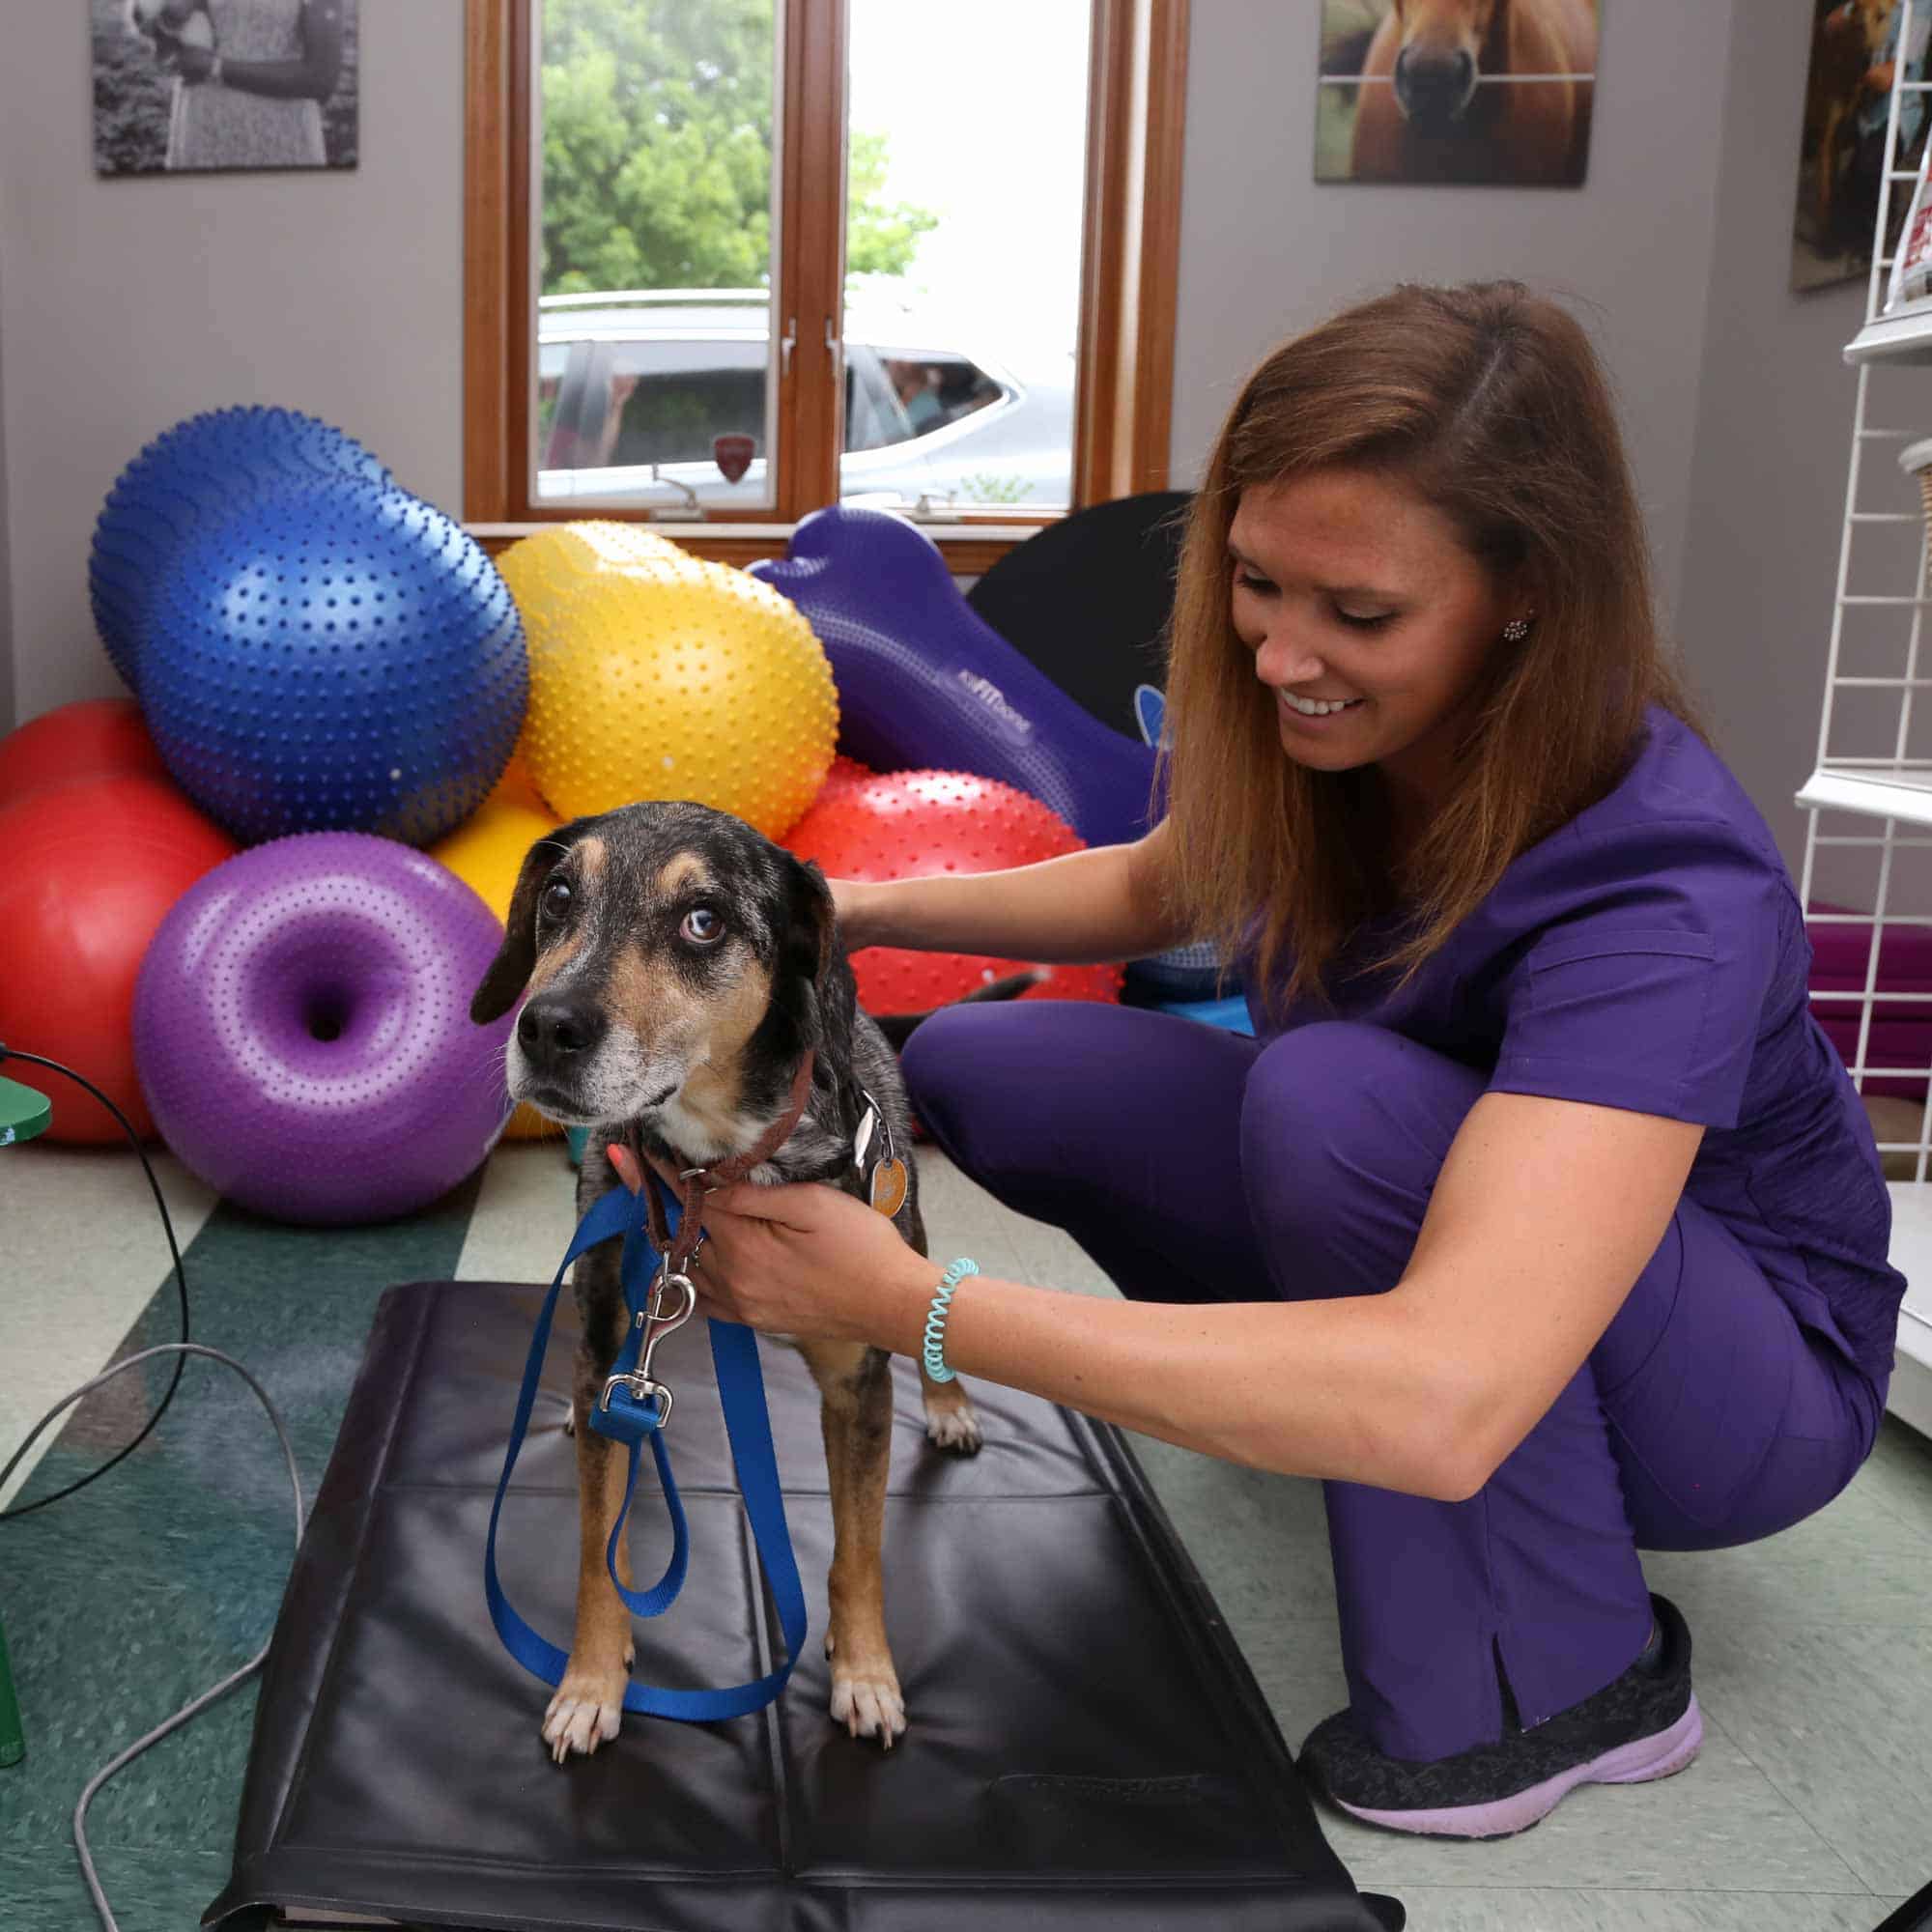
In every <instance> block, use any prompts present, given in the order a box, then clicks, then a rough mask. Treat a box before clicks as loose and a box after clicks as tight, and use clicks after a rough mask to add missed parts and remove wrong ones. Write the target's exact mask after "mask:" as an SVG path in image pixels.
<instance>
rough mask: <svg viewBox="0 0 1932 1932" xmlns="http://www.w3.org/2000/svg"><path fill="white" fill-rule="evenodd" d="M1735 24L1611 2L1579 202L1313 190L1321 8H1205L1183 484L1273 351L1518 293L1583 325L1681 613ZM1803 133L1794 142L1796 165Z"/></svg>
mask: <svg viewBox="0 0 1932 1932" xmlns="http://www.w3.org/2000/svg"><path fill="white" fill-rule="evenodd" d="M1756 4H1757V0H1753V11H1755V8H1756ZM1732 11H1733V0H1696V4H1695V5H1694V6H1686V5H1685V4H1684V0H1609V4H1607V5H1606V6H1605V8H1604V14H1605V29H1604V36H1603V46H1602V50H1601V53H1600V56H1599V65H1598V71H1599V73H1600V75H1601V79H1600V81H1599V85H1598V110H1597V115H1596V121H1595V126H1594V129H1593V133H1592V139H1591V152H1590V167H1589V178H1588V180H1587V181H1586V183H1585V185H1583V186H1582V187H1581V188H1579V189H1560V188H1540V189H1537V188H1494V187H1481V188H1478V187H1431V188H1410V187H1389V186H1378V185H1369V184H1362V185H1353V184H1328V185H1317V184H1316V182H1315V180H1314V156H1315V87H1314V84H1313V72H1314V67H1315V55H1316V46H1317V38H1318V35H1317V25H1318V16H1319V9H1318V8H1317V7H1316V6H1315V5H1314V4H1313V0H1302V4H1290V5H1286V6H1284V5H1282V4H1280V0H1195V9H1194V18H1195V21H1196V27H1195V33H1194V39H1193V43H1192V45H1191V46H1190V48H1189V55H1188V58H1189V69H1188V76H1187V97H1188V98H1187V150H1186V162H1185V166H1186V172H1185V176H1184V179H1185V182H1186V198H1185V202H1184V204H1183V213H1182V224H1181V242H1180V306H1179V340H1178V342H1177V344H1176V354H1175V362H1176V366H1177V367H1178V368H1179V369H1180V370H1182V371H1184V372H1186V377H1185V379H1184V380H1183V381H1181V382H1180V383H1179V384H1177V390H1176V395H1175V411H1174V444H1173V448H1174V465H1175V476H1176V479H1177V481H1178V482H1179V483H1182V484H1186V483H1191V482H1193V481H1195V480H1196V479H1197V478H1198V475H1199V471H1200V466H1201V463H1202V460H1203V459H1204V457H1205V456H1206V453H1207V450H1208V446H1209V445H1210V444H1211V443H1212V441H1213V438H1214V433H1215V431H1216V429H1217V428H1218V427H1219V423H1220V418H1221V415H1222V413H1223V412H1224V411H1225V409H1226V408H1227V406H1228V404H1229V402H1230V401H1231V400H1232V397H1233V393H1234V391H1235V389H1236V386H1237V385H1238V384H1239V383H1240V380H1241V378H1242V377H1243V376H1244V375H1245V374H1246V373H1247V370H1248V369H1249V367H1250V366H1251V365H1252V364H1253V363H1255V362H1256V361H1258V360H1259V359H1260V357H1261V356H1262V355H1263V354H1264V352H1265V351H1266V350H1267V349H1269V348H1270V347H1271V346H1272V345H1273V344H1274V343H1275V342H1276V341H1278V340H1280V339H1281V338H1282V337H1283V336H1285V335H1289V334H1292V333H1293V332H1294V330H1295V329H1297V328H1300V327H1306V326H1308V325H1309V324H1311V323H1314V322H1318V321H1320V320H1321V318H1322V317H1324V316H1326V315H1327V314H1329V313H1330V312H1331V311H1333V310H1335V309H1337V308H1340V307H1342V306H1343V305H1344V304H1346V303H1348V302H1350V301H1353V300H1356V299H1358V298H1361V297H1363V296H1366V295H1371V294H1374V293H1376V292H1378V291H1379V290H1381V289H1383V288H1386V287H1387V286H1389V285H1390V284H1391V283H1393V282H1397V281H1428V282H1435V281H1442V282H1455V281H1467V280H1472V279H1475V278H1478V277H1482V276H1489V275H1515V276H1518V277H1520V279H1522V280H1524V281H1527V282H1532V283H1535V284H1536V285H1538V286H1539V287H1542V288H1544V289H1546V290H1548V292H1549V293H1550V294H1552V295H1555V296H1558V297H1560V298H1565V299H1566V300H1568V301H1570V302H1571V303H1572V305H1573V306H1575V307H1576V308H1577V313H1578V314H1579V315H1580V316H1581V317H1582V319H1583V320H1584V321H1585V322H1586V323H1588V324H1589V325H1590V326H1591V328H1592V332H1593V334H1594V335H1595V336H1596V338H1597V341H1598V346H1599V347H1600V349H1601V350H1602V351H1603V353H1604V355H1605V360H1606V362H1607V364H1608V367H1609V371H1610V375H1611V378H1612V380H1613V381H1614V382H1615V383H1616V384H1617V385H1618V389H1619V393H1620V398H1621V401H1622V404H1623V408H1624V412H1625V423H1626V428H1627V430H1628V433H1629V438H1630V446H1631V456H1632V461H1633V463H1634V467H1635V469H1636V473H1637V481H1638V486H1639V488H1640V489H1641V491H1642V494H1643V500H1644V507H1645V510H1646V512H1647V514H1648V516H1649V519H1650V525H1651V531H1652V537H1653V541H1654V543H1655V546H1656V550H1657V556H1658V582H1659V585H1660V592H1661V594H1662V598H1663V600H1664V603H1665V608H1666V609H1670V608H1672V607H1673V606H1674V601H1675V598H1676V594H1677V586H1678V579H1679V576H1680V573H1681V570H1682V566H1683V552H1684V526H1685V520H1686V512H1687V509H1688V506H1689V501H1690V467H1691V432H1692V425H1693V423H1694V421H1695V418H1696V402H1697V384H1698V374H1699V361H1700V357H1701V354H1702V347H1703V338H1704V311H1705V304H1706V302H1707V300H1708V298H1709V285H1710V265H1711V247H1712V239H1713V231H1714V229H1715V226H1716V221H1717V211H1716V207H1715V198H1714V197H1713V196H1712V194H1711V193H1710V185H1711V183H1712V182H1713V181H1715V180H1716V178H1717V173H1718V161H1719V126H1720V119H1719V108H1720V106H1721V103H1722V101H1723V97H1724V76H1725V71H1726V61H1727V57H1728V54H1729V38H1730V26H1731V14H1732ZM1797 131H1798V130H1797V126H1796V124H1795V123H1793V124H1791V125H1790V126H1789V127H1788V128H1787V129H1786V139H1787V145H1788V144H1789V143H1790V142H1795V140H1796V138H1797ZM1794 165H1795V162H1794ZM1784 173H1785V179H1786V180H1787V181H1789V179H1790V175H1791V168H1790V167H1787V168H1786V169H1785V171H1784Z"/></svg>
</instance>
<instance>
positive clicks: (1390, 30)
mask: <svg viewBox="0 0 1932 1932" xmlns="http://www.w3.org/2000/svg"><path fill="white" fill-rule="evenodd" d="M1601 13H1602V0H1509V4H1508V5H1507V6H1496V5H1493V4H1492V0H1439V4H1435V5H1432V6H1429V7H1423V6H1420V5H1417V4H1415V0H1321V59H1320V66H1319V77H1318V81H1317V92H1316V112H1315V179H1316V180H1317V181H1321V182H1409V183H1415V182H1460V183H1464V184H1479V185H1489V186H1496V187H1578V186H1580V185H1582V181H1583V177H1584V174H1585V172H1586V171H1587V169H1588V166H1589V160H1590V119H1591V114H1592V111H1593V109H1594V107H1595V102H1596V92H1597V37H1598V33H1599V30H1600V27H1601V24H1602V22H1601Z"/></svg>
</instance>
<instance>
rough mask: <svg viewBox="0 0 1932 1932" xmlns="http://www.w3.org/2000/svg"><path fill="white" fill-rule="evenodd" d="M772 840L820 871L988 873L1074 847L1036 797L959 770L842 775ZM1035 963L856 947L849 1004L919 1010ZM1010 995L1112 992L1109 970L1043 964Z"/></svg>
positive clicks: (1118, 976)
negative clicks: (1042, 975)
mask: <svg viewBox="0 0 1932 1932" xmlns="http://www.w3.org/2000/svg"><path fill="white" fill-rule="evenodd" d="M784 843H785V844H786V845H787V846H788V847H789V848H790V849H791V850H792V851H793V852H794V853H796V854H797V855H798V857H799V858H801V859H814V860H816V861H817V862H818V865H819V867H820V868H821V869H822V870H823V871H824V872H825V873H826V874H827V875H828V876H829V877H832V878H839V879H864V880H867V881H872V882H880V881H885V880H890V879H911V878H921V877H923V876H926V875H927V874H930V873H934V872H999V871H1005V870H1007V869H1008V868H1009V867H1013V866H1030V865H1033V864H1034V863H1035V862H1036V861H1037V860H1041V859H1057V858H1059V857H1060V856H1061V855H1062V854H1063V853H1067V852H1078V851H1080V850H1081V849H1082V847H1083V845H1084V843H1085V841H1084V840H1083V839H1082V838H1080V837H1079V836H1078V834H1076V833H1075V832H1074V831H1073V830H1072V828H1071V827H1069V826H1068V825H1066V824H1065V822H1064V821H1063V820H1061V819H1060V818H1059V817H1058V816H1057V815H1056V814H1055V813H1054V812H1053V811H1051V810H1049V809H1048V808H1047V807H1046V806H1044V805H1042V804H1041V803H1040V802H1039V801H1038V800H1037V799H1036V798H1030V797H1029V796H1028V795H1027V794H1026V793H1025V792H1023V791H1019V790H1016V789H1015V788H1014V787H1013V786H1011V785H1009V784H1002V783H1001V782H1000V781H998V780H997V779H982V778H975V777H972V776H971V775H970V774H968V773H965V772H930V771H926V772H891V773H885V774H882V775H880V776H878V777H874V778H857V777H855V778H853V779H851V780H850V781H848V782H846V783H844V784H841V785H839V786H838V787H837V788H835V789H834V790H833V791H832V792H831V794H830V795H829V796H825V797H821V799H820V801H819V803H818V804H816V805H814V806H813V807H812V809H811V810H810V811H808V812H807V813H806V815H805V816H804V817H803V818H802V819H800V820H799V822H798V823H797V825H795V826H794V827H793V828H792V830H791V833H790V835H789V837H787V838H786V839H785V840H784ZM1036 963H1037V962H1036V961H1032V960H1025V959H1001V958H995V957H993V956H991V955H987V954H980V953H957V952H913V951H911V950H909V949H906V948H900V947H893V946H868V947H867V948H866V949H865V951H864V952H855V953H854V954H853V955H852V971H853V975H854V977H855V978H856V979H857V980H858V982H859V1004H860V1005H861V1006H863V1007H864V1008H865V1009H867V1011H868V1012H874V1013H903V1012H921V1011H923V1010H924V1009H927V1008H929V1007H941V1006H945V1005H946V1004H947V1003H948V1002H949V1001H952V1000H956V999H958V998H960V997H961V996H962V995H963V994H966V993H970V992H972V991H973V990H974V989H975V988H976V987H979V986H982V985H985V984H986V983H987V982H988V981H989V980H997V979H1000V978H1002V977H1003V976H1005V975H1006V974H1009V973H1016V972H1018V971H1020V970H1021V969H1022V968H1023V967H1026V966H1029V965H1033V964H1036ZM1050 971H1051V978H1049V979H1047V980H1044V981H1042V982H1041V983H1040V984H1039V985H1037V986H1035V987H1032V988H1030V989H1029V990H1028V991H1027V992H1026V993H1025V994H1023V995H1022V996H1021V997H1022V998H1026V999H1035V998H1043V999H1050V1000H1053V999H1058V1000H1101V1001H1113V1000H1118V999H1119V998H1120V996H1121V980H1122V973H1121V969H1120V967H1118V966H1054V967H1052V968H1051V969H1050Z"/></svg>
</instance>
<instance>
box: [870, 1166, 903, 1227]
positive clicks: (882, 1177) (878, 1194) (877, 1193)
mask: <svg viewBox="0 0 1932 1932" xmlns="http://www.w3.org/2000/svg"><path fill="white" fill-rule="evenodd" d="M905 1198H906V1171H905V1162H904V1161H902V1160H899V1159H897V1158H894V1159H892V1160H882V1161H881V1162H880V1163H879V1164H878V1166H877V1167H875V1168H874V1169H873V1170H872V1206H873V1207H874V1208H877V1209H878V1210H879V1212H880V1213H881V1214H884V1215H887V1216H891V1215H894V1214H896V1213H897V1212H898V1211H899V1209H900V1208H903V1207H904V1206H905Z"/></svg>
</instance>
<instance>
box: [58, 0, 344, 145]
mask: <svg viewBox="0 0 1932 1932" xmlns="http://www.w3.org/2000/svg"><path fill="white" fill-rule="evenodd" d="M88 5H89V19H88V29H89V35H90V40H91V43H92V47H93V55H94V166H95V172H96V173H97V174H103V175H148V174H205V173H209V172H211V171H213V172H225V171H228V170H233V169H241V170H247V171H254V170H258V169H264V168H275V169H279V168H353V167H354V166H355V145H356V76H357V60H356V32H355V24H356V23H355V9H356V0H88Z"/></svg>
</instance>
